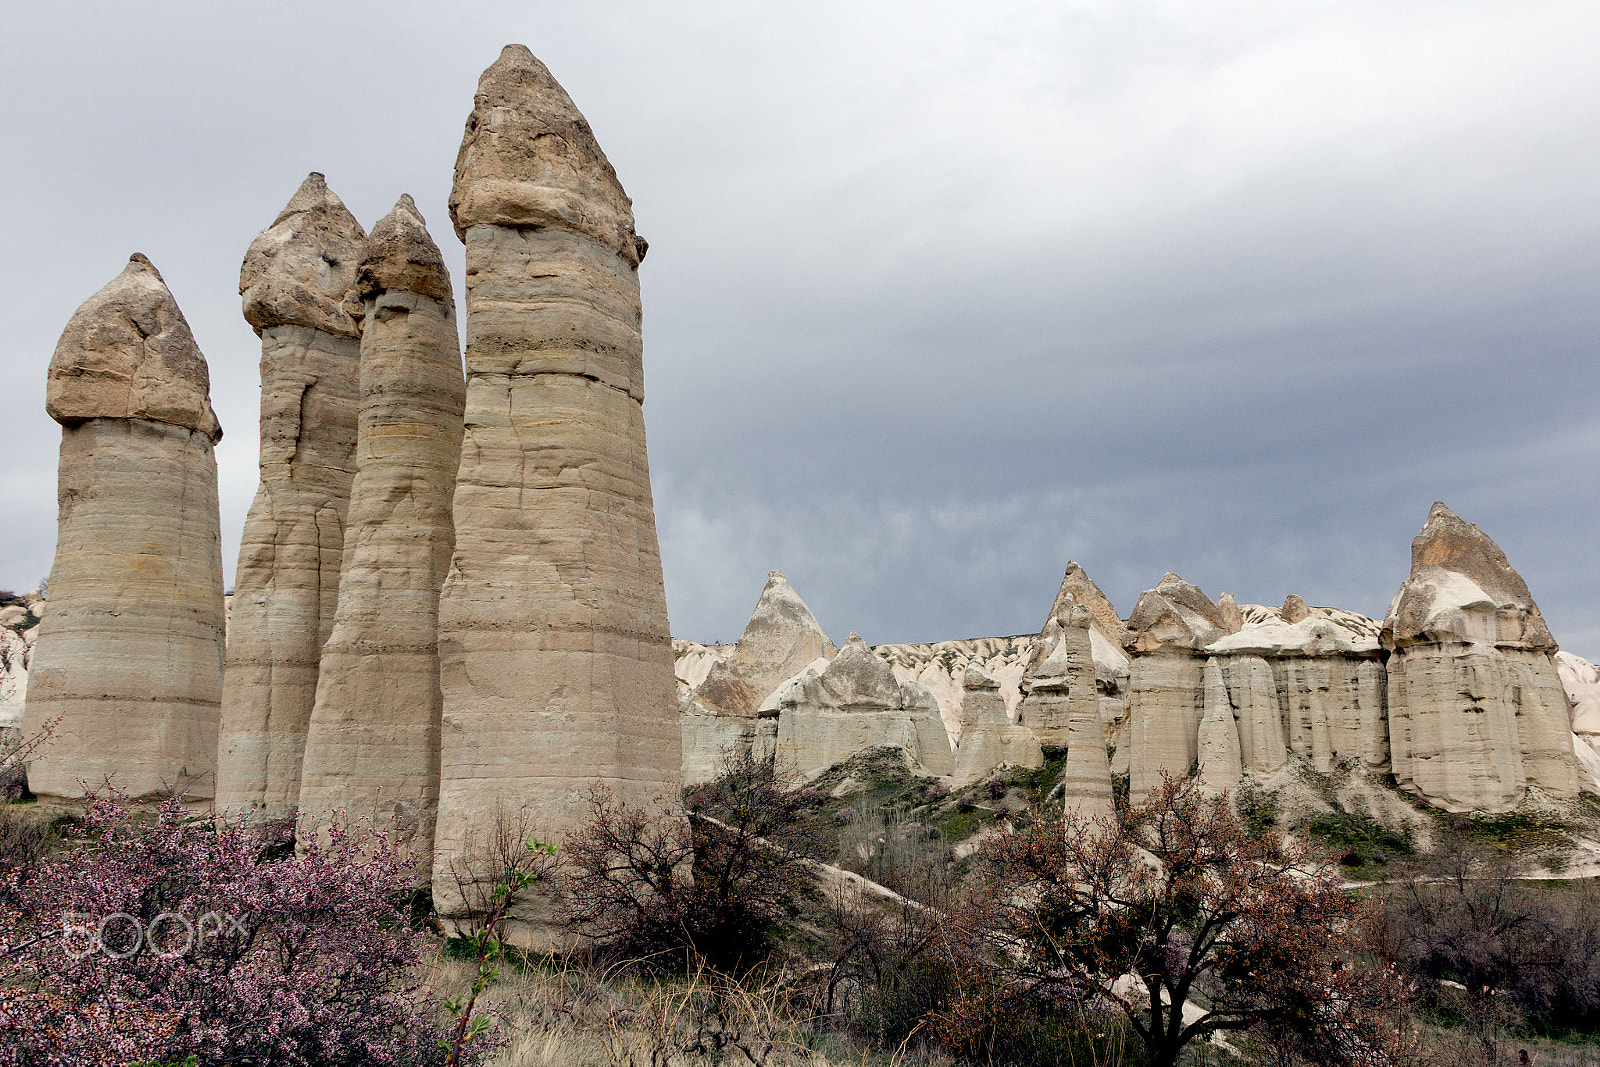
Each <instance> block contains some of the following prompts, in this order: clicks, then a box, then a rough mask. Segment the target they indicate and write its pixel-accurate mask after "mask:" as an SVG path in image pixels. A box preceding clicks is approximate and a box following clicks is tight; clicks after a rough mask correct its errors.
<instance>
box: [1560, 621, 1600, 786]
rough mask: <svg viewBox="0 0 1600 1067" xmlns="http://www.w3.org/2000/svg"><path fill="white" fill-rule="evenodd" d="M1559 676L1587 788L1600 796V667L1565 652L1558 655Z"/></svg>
mask: <svg viewBox="0 0 1600 1067" xmlns="http://www.w3.org/2000/svg"><path fill="white" fill-rule="evenodd" d="M1555 661H1556V673H1557V675H1559V676H1560V678H1561V686H1562V688H1563V689H1565V690H1566V691H1567V706H1568V707H1569V708H1571V709H1572V747H1573V751H1574V752H1575V753H1576V755H1577V757H1578V766H1579V770H1580V780H1581V781H1582V782H1583V788H1584V789H1586V790H1589V791H1591V792H1600V667H1596V666H1595V665H1594V664H1592V663H1590V662H1589V661H1588V660H1586V659H1583V658H1582V657H1580V656H1574V655H1573V654H1572V653H1571V652H1567V651H1565V650H1563V651H1561V652H1557V653H1556V655H1555Z"/></svg>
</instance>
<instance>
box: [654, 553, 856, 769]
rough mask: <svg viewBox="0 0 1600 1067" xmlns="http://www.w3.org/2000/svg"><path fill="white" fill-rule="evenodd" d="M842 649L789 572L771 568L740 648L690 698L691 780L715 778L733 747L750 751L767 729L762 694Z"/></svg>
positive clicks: (686, 742)
mask: <svg viewBox="0 0 1600 1067" xmlns="http://www.w3.org/2000/svg"><path fill="white" fill-rule="evenodd" d="M837 652H838V650H837V649H836V648H834V645H833V642H832V641H830V640H828V635H827V634H825V633H823V632H822V627H821V625H819V624H818V622H817V619H816V616H814V615H812V614H811V609H810V608H808V607H806V604H805V601H803V600H801V599H800V594H798V593H796V592H795V591H794V587H793V586H791V585H790V584H789V581H788V579H786V578H785V577H784V576H783V573H782V572H781V571H770V572H768V574H767V584H766V587H765V588H764V589H762V590H761V597H760V599H758V600H757V601H756V607H755V610H754V611H753V612H751V613H750V621H749V622H748V623H746V624H745V628H744V634H743V636H741V637H740V638H739V641H738V643H737V644H735V645H734V647H733V653H732V654H731V655H730V656H729V657H728V658H727V659H725V660H722V661H721V662H719V663H716V664H714V665H713V666H712V667H711V669H710V671H708V672H707V673H706V677H705V680H704V681H702V682H701V683H700V685H698V686H696V687H695V689H694V691H693V692H692V693H691V694H690V695H689V698H688V700H687V701H685V703H684V707H683V715H682V729H683V780H684V783H685V784H688V785H693V784H696V783H699V782H704V781H708V780H710V779H711V778H714V777H715V776H716V775H717V773H718V771H719V768H720V767H721V766H722V762H723V754H724V753H725V752H727V751H729V750H730V749H731V750H732V751H733V752H735V753H741V754H742V753H744V752H746V751H749V750H750V746H751V745H752V744H755V743H756V741H757V738H758V736H762V735H764V732H765V731H764V730H763V729H762V726H761V724H757V723H756V722H755V721H754V720H755V718H756V714H757V711H758V709H759V708H760V707H761V704H762V702H763V701H765V700H766V699H767V697H769V696H771V695H772V694H773V693H774V692H775V691H776V690H777V688H778V686H780V685H782V684H783V682H785V681H786V680H788V679H790V678H792V677H794V676H795V675H796V674H799V673H800V672H801V671H802V670H803V669H804V668H805V667H806V666H807V665H808V664H810V663H812V662H814V661H815V660H818V659H832V658H833V657H834V655H835V654H836V653H837ZM766 725H767V726H770V727H773V728H775V727H776V723H771V722H769V723H767V724H766Z"/></svg>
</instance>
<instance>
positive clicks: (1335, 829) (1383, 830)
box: [1306, 811, 1417, 868]
mask: <svg viewBox="0 0 1600 1067" xmlns="http://www.w3.org/2000/svg"><path fill="white" fill-rule="evenodd" d="M1306 832H1307V833H1308V834H1309V835H1310V836H1311V837H1312V838H1314V839H1315V840H1317V841H1321V842H1322V843H1323V844H1325V845H1327V846H1328V847H1329V849H1330V850H1331V851H1332V852H1333V853H1334V854H1335V856H1336V858H1337V859H1338V860H1339V862H1340V863H1341V864H1343V865H1344V866H1346V867H1355V868H1359V867H1366V866H1379V867H1381V866H1383V865H1384V864H1386V863H1388V862H1389V861H1390V860H1391V859H1395V858H1396V857H1400V856H1412V855H1415V854H1416V851H1417V850H1416V845H1415V844H1414V843H1413V842H1412V840H1411V835H1410V833H1409V832H1406V833H1400V832H1397V831H1394V830H1391V829H1389V828H1388V827H1387V826H1384V825H1383V824H1382V823H1380V822H1378V821H1377V820H1376V819H1374V818H1373V817H1372V816H1370V815H1367V814H1365V813H1364V812H1363V813H1359V814H1358V813H1352V812H1348V811H1326V812H1322V813H1320V814H1318V815H1313V816H1312V817H1311V819H1310V820H1309V821H1308V822H1307V824H1306Z"/></svg>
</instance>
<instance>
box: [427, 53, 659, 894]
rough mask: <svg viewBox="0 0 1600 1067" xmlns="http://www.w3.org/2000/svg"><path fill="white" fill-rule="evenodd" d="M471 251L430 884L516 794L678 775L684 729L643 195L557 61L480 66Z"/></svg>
mask: <svg viewBox="0 0 1600 1067" xmlns="http://www.w3.org/2000/svg"><path fill="white" fill-rule="evenodd" d="M450 211H451V218H452V219H453V221H454V223H455V228H456V234H457V236H459V237H460V238H461V239H462V241H464V242H465V244H466V247H467V330H466V334H467V345H466V362H467V402H466V433H465V437H464V440H463V444H462V451H461V467H460V471H459V473H458V476H457V482H456V495H455V501H454V516H455V526H456V548H455V555H454V558H453V560H452V562H451V566H450V572H449V576H448V577H447V578H446V580H445V584H444V591H443V596H442V598H441V602H440V619H439V628H440V633H439V657H440V672H441V677H440V681H441V688H442V691H443V699H444V715H443V728H442V740H441V753H442V757H441V766H440V790H439V822H438V830H437V837H436V849H435V878H434V892H435V899H436V901H439V902H440V904H441V906H442V907H443V908H445V909H446V910H447V911H448V910H449V909H450V908H451V907H453V906H455V901H454V900H453V899H452V894H453V889H452V887H451V883H452V881H453V879H452V878H451V877H449V871H450V869H451V867H452V866H453V865H457V863H458V861H460V860H461V859H462V858H463V857H465V856H466V855H467V854H469V853H470V851H471V838H472V835H473V833H474V832H475V831H477V830H482V829H484V828H485V824H486V823H487V822H488V821H490V820H492V819H494V818H495V813H496V811H497V810H504V809H505V808H506V807H507V806H511V807H514V808H518V809H522V810H525V811H526V812H527V814H528V816H529V819H530V826H531V829H532V831H533V832H534V833H536V834H537V835H538V836H540V837H541V839H544V840H555V839H558V838H559V836H560V835H561V833H562V832H563V831H565V830H568V829H570V828H572V827H574V826H575V825H577V823H578V821H579V819H580V818H581V817H582V814H583V812H584V810H585V809H584V797H583V792H584V790H585V789H586V788H587V787H589V786H593V785H606V786H609V787H610V788H612V789H613V791H614V792H616V793H617V794H619V795H620V796H621V797H622V798H624V799H627V800H629V801H633V802H647V801H649V800H650V799H651V798H652V797H655V796H657V795H664V796H667V797H671V796H672V795H673V794H675V793H676V792H677V785H678V778H679V771H680V766H681V762H682V760H681V755H680V738H679V726H678V721H677V715H676V703H677V702H676V700H675V686H674V681H673V674H672V648H671V643H670V639H669V637H668V629H667V611H666V598H665V594H664V591H663V586H662V578H661V557H660V550H659V547H658V544H657V539H656V527H655V513H654V506H653V503H652V500H651V495H650V472H649V464H648V461H647V459H646V453H645V432H644V414H643V407H642V404H643V400H644V365H643V358H642V357H643V351H642V349H643V344H642V340H641V336H640V306H639V277H638V268H639V262H640V260H641V259H642V258H643V256H644V251H645V243H644V241H643V240H642V239H641V238H639V237H638V236H636V235H635V233H634V229H633V209H632V203H631V201H630V200H629V199H628V197H627V194H626V193H624V192H623V189H622V186H621V184H620V183H619V182H618V181H617V177H616V174H615V172H614V171H613V170H612V168H611V164H610V163H609V162H608V161H607V160H606V157H605V154H604V153H603V152H602V151H601V150H600V146H599V145H598V144H597V143H596V141H595V138H594V134H593V132H592V131H591V130H590V128H589V124H588V122H587V121H585V119H584V117H583V116H582V115H581V114H580V113H579V111H578V109H577V108H576V107H575V106H574V105H573V103H572V101H571V99H570V98H568V96H567V94H566V92H565V91H564V90H563V89H562V88H561V86H560V85H558V84H557V83H556V81H555V79H554V78H553V77H551V75H550V72H549V71H548V70H546V69H545V67H544V65H543V64H542V63H540V62H539V61H538V60H537V59H535V58H534V57H533V55H532V54H531V53H529V51H528V50H527V49H526V48H523V47H522V46H520V45H511V46H508V47H507V48H506V49H505V51H504V52H502V53H501V55H500V58H499V59H498V60H497V61H496V62H495V63H494V64H493V65H492V66H491V67H489V69H488V70H487V71H485V72H484V74H483V77H482V78H481V79H480V80H479V83H478V93H477V96H476V98H475V100H474V106H473V110H472V114H471V116H470V117H469V118H468V120H467V129H466V135H465V137H464V138H463V140H462V144H461V152H460V155H459V156H458V157H457V159H456V171H455V184H454V186H453V188H452V190H451V195H450Z"/></svg>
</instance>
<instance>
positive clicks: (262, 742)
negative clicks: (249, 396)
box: [217, 174, 366, 814]
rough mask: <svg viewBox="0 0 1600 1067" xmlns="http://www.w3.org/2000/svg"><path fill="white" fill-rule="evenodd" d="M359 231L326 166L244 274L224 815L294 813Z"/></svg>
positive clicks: (349, 368)
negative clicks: (256, 450)
mask: <svg viewBox="0 0 1600 1067" xmlns="http://www.w3.org/2000/svg"><path fill="white" fill-rule="evenodd" d="M365 236H366V234H365V233H364V231H363V230H362V229H361V224H360V223H358V222H357V221H356V220H355V218H354V217H353V216H351V214H350V212H349V211H347V210H346V209H345V206H344V204H343V203H341V202H340V200H339V198H338V197H337V196H335V195H334V194H333V192H332V191H331V190H330V189H329V188H328V186H327V183H326V182H325V181H324V180H323V177H322V175H320V174H312V175H311V176H310V177H308V178H306V180H305V182H304V183H302V184H301V186H300V188H299V190H298V191H297V192H296V193H295V194H294V196H293V197H292V198H291V199H290V201H289V203H288V205H287V206H286V207H285V208H284V209H283V211H282V212H280V213H279V215H278V217H277V219H275V220H274V221H273V223H272V225H271V226H270V227H269V228H268V229H267V230H266V232H265V233H263V234H261V235H260V236H259V237H257V238H256V239H255V241H253V242H252V243H251V245H250V248H249V250H248V251H247V252H246V253H245V257H244V265H243V267H242V268H241V269H240V271H239V293H240V296H241V297H242V298H243V305H244V317H245V321H247V322H249V323H250V325H251V326H253V327H254V328H255V331H256V333H257V334H258V335H260V337H261V484H260V488H259V489H258V490H257V491H256V497H255V501H254V502H253V503H252V504H251V505H250V512H249V515H248V516H247V517H246V518H245V525H244V535H243V538H242V540H241V543H240V546H239V565H238V568H237V570H236V571H235V574H234V595H233V607H232V613H231V618H230V621H229V627H230V629H229V635H228V671H227V676H226V679H225V684H224V691H223V698H222V735H221V739H220V747H219V751H218V756H217V804H218V806H219V807H221V808H223V809H224V810H235V811H252V810H256V811H265V812H267V813H270V814H283V813H286V812H288V811H291V810H293V808H294V807H295V805H296V803H297V802H298V800H299V796H300V764H301V758H302V756H303V754H304V751H305V740H306V728H307V724H308V723H309V722H310V720H311V706H312V703H313V701H314V700H315V698H316V691H317V663H318V660H319V657H320V654H321V650H322V645H323V643H324V642H325V641H326V640H327V638H328V634H329V632H330V631H331V630H332V627H333V615H334V610H335V608H336V607H337V605H338V594H339V566H340V562H341V559H342V555H343V550H344V524H345V511H346V509H347V508H348V506H349V500H350V482H351V479H352V478H353V477H354V475H355V443H356V405H357V397H358V378H359V373H360V372H359V367H360V340H359V338H360V327H359V325H358V324H357V322H356V320H355V318H354V317H352V315H351V313H350V312H351V310H352V309H351V308H350V307H348V306H347V305H346V303H345V295H346V293H347V292H348V291H349V290H350V288H351V286H352V285H353V284H354V282H355V274H356V265H357V263H358V261H359V259H360V256H361V244H362V241H363V240H364V238H365Z"/></svg>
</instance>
